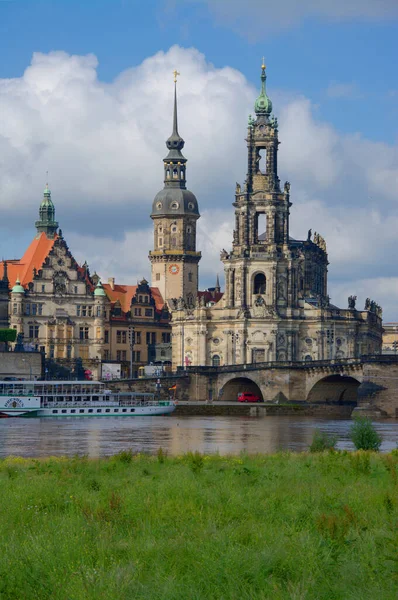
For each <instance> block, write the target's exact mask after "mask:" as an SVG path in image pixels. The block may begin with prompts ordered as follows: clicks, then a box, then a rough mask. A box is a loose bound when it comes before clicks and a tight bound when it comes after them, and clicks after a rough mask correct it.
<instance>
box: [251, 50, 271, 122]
mask: <svg viewBox="0 0 398 600" xmlns="http://www.w3.org/2000/svg"><path fill="white" fill-rule="evenodd" d="M265 69H266V66H265V63H264V58H263V62H262V65H261V92H260V95H259V97H258V98H257V100H256V102H255V103H254V110H255V112H256V115H257V116H260V115H264V116H266V117H269V116H270V114H271V113H272V102H271V100H270V99H269V98H268V96H267V92H266V91H265V82H266V79H267V75H266V74H265Z"/></svg>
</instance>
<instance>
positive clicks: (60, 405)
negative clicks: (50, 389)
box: [41, 400, 172, 408]
mask: <svg viewBox="0 0 398 600" xmlns="http://www.w3.org/2000/svg"><path fill="white" fill-rule="evenodd" d="M171 402H172V401H171V400H121V401H118V400H114V401H112V400H93V401H91V402H90V401H83V402H68V401H66V402H65V401H60V402H53V401H51V402H48V401H46V400H43V401H42V404H41V405H42V407H43V408H90V407H91V408H95V407H97V408H101V407H102V406H108V407H112V406H113V407H116V408H117V407H118V406H120V407H127V406H169V405H170V403H171Z"/></svg>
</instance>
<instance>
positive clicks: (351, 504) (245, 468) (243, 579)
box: [0, 452, 398, 600]
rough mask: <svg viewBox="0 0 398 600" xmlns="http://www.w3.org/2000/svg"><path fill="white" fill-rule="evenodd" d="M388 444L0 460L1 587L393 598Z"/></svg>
mask: <svg viewBox="0 0 398 600" xmlns="http://www.w3.org/2000/svg"><path fill="white" fill-rule="evenodd" d="M397 492H398V453H397V452H393V453H392V454H387V455H378V454H376V453H368V452H356V453H348V452H327V453H321V454H311V455H310V454H293V453H280V454H275V455H269V456H254V457H248V456H241V457H239V458H233V457H231V458H225V457H220V456H202V455H199V454H187V455H185V456H182V457H179V458H169V457H167V456H166V455H165V454H164V453H163V452H159V453H158V456H157V457H156V456H155V457H150V456H145V455H133V454H131V453H130V452H123V453H121V454H119V455H117V456H114V457H112V458H110V459H103V460H98V461H95V460H88V459H84V458H78V457H77V458H73V459H56V458H49V459H46V460H33V459H32V460H25V459H21V458H8V459H5V460H2V461H0V498H1V502H0V519H1V535H0V599H1V600H5V599H7V600H8V599H12V600H30V599H32V600H33V599H35V600H45V599H49V600H50V599H51V600H80V599H82V600H83V599H86V600H99V599H104V600H105V599H106V600H113V599H115V600H124V599H130V598H131V599H134V600H139V599H142V598H150V599H152V598H153V599H155V600H171V599H183V600H199V599H206V600H209V599H219V600H221V599H223V600H235V599H236V600H254V599H272V600H285V599H294V600H301V599H302V600H304V599H305V600H337V599H339V600H340V599H341V600H351V599H352V600H354V599H355V600H366V599H369V600H373V599H377V600H384V599H386V600H387V599H391V600H396V597H397V589H398V577H397V566H398V565H397V547H398V534H397V530H398V528H397V525H398V493H397Z"/></svg>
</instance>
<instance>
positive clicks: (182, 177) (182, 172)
mask: <svg viewBox="0 0 398 600" xmlns="http://www.w3.org/2000/svg"><path fill="white" fill-rule="evenodd" d="M180 178H181V179H184V169H181V172H180Z"/></svg>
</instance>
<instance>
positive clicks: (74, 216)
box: [0, 46, 398, 319]
mask: <svg viewBox="0 0 398 600" xmlns="http://www.w3.org/2000/svg"><path fill="white" fill-rule="evenodd" d="M175 65H178V66H179V69H180V72H181V78H180V82H179V84H178V85H179V129H180V133H181V135H182V136H183V137H184V139H185V140H186V146H185V148H184V153H185V155H186V156H187V158H188V159H189V162H188V171H187V175H188V184H189V188H190V189H191V190H192V191H194V193H195V194H196V195H197V197H198V201H199V206H200V211H201V214H202V217H201V219H200V220H199V222H198V249H200V250H201V251H202V254H203V258H202V260H201V263H200V272H201V282H202V286H208V285H212V284H214V281H215V276H216V273H217V272H219V273H220V274H221V273H222V265H221V263H220V262H219V253H220V250H221V249H222V248H226V249H227V250H228V248H230V247H231V243H232V228H233V219H234V215H233V207H232V202H233V200H234V188H235V181H240V182H243V179H244V177H245V170H246V164H247V157H246V144H245V142H244V137H245V135H246V123H247V115H248V113H249V112H251V111H252V106H253V101H254V98H255V97H256V94H257V91H256V90H255V89H254V88H253V87H252V86H251V85H250V84H249V83H248V82H247V80H246V79H245V77H244V76H243V75H242V73H240V72H239V71H237V70H235V69H233V68H231V67H225V68H223V69H216V68H215V67H214V66H213V65H211V64H210V63H208V62H206V59H205V57H204V56H203V55H202V54H200V53H199V52H198V51H197V50H195V49H192V48H191V49H182V48H179V47H177V46H174V47H173V48H171V49H170V50H169V51H168V52H166V53H164V52H158V53H157V54H155V55H154V56H151V57H149V58H147V59H146V60H145V61H144V62H143V63H142V64H140V65H138V66H136V67H132V68H131V69H129V70H127V71H125V72H123V73H121V74H120V75H119V77H117V78H116V79H115V81H113V82H112V83H109V84H105V83H103V82H101V81H100V80H98V77H97V72H96V68H97V59H96V58H95V57H94V56H92V55H89V56H69V55H67V54H66V53H64V52H53V53H50V54H48V55H43V54H35V55H34V57H33V60H32V64H31V65H30V66H29V67H28V68H27V70H26V71H25V73H24V74H23V76H22V77H20V78H15V79H11V80H4V79H3V80H0V114H1V115H2V118H1V119H0V210H1V214H2V218H3V220H4V221H6V222H7V223H8V224H9V228H10V230H12V231H15V230H16V228H27V227H28V226H29V227H31V231H32V234H33V231H34V229H33V227H34V221H35V220H36V218H37V211H38V206H39V203H40V200H41V195H42V189H43V187H44V183H45V172H46V170H47V169H48V170H49V173H50V184H51V188H52V192H53V200H54V202H55V205H56V210H57V219H58V220H59V222H60V226H61V227H62V228H63V232H64V235H65V237H66V239H67V241H68V243H69V246H70V248H71V250H72V252H73V253H74V254H75V256H76V258H77V259H79V260H81V261H83V260H85V259H87V261H88V262H89V264H90V267H91V270H92V271H94V270H96V271H97V272H99V273H100V275H101V276H102V277H103V278H104V279H106V278H107V277H109V276H115V277H116V278H117V280H119V281H121V282H122V283H135V281H136V280H137V279H139V278H141V277H142V276H145V277H147V278H149V273H150V265H149V261H148V258H147V256H148V251H149V250H150V248H151V246H152V223H151V220H150V218H149V214H150V211H151V205H152V200H153V198H154V196H155V194H156V192H157V191H158V190H159V189H161V188H162V186H163V181H162V180H163V163H162V158H163V157H164V156H165V155H166V152H167V150H166V147H165V145H164V141H165V139H166V138H167V137H168V135H169V134H170V133H171V116H172V115H171V113H172V94H173V85H172V76H171V72H172V70H173V69H174V67H175ZM271 84H272V82H271ZM270 95H271V97H272V98H273V100H274V106H275V109H276V113H277V115H278V117H279V122H280V140H281V146H280V156H279V173H280V177H281V180H282V182H283V181H284V179H289V181H290V182H291V184H292V195H291V199H292V201H293V207H292V218H291V234H292V235H293V237H296V238H298V239H303V238H304V237H306V236H307V231H308V229H309V228H310V227H311V228H312V230H313V231H314V230H316V231H319V232H320V233H321V234H322V235H323V236H324V237H325V238H326V241H327V244H328V251H329V258H330V262H331V264H330V267H329V272H330V285H329V289H330V293H331V296H332V299H333V300H334V301H335V302H337V301H338V300H339V298H340V297H341V298H342V299H343V301H344V303H345V300H344V294H346V293H349V294H355V293H357V290H356V289H355V285H356V282H357V284H358V286H359V288H361V289H362V288H363V290H364V295H365V296H368V295H372V296H374V297H375V300H376V301H378V302H379V303H382V301H381V300H382V298H385V299H386V301H387V298H388V303H389V304H388V305H389V307H390V308H389V310H390V311H393V300H392V298H395V300H396V301H397V304H398V292H397V291H396V286H395V285H393V284H392V285H391V286H390V284H389V282H394V281H395V277H396V276H397V271H396V265H395V254H396V252H395V245H396V231H397V226H398V205H397V192H396V190H397V189H398V185H397V184H398V149H397V147H394V146H390V145H388V144H385V143H383V142H382V141H380V142H372V141H369V140H367V139H365V138H363V136H361V135H360V134H359V133H353V134H350V135H344V134H341V133H340V132H338V131H336V130H335V129H334V128H333V127H332V126H331V125H330V124H328V123H326V122H324V121H321V120H320V119H319V118H318V116H317V107H316V106H314V105H313V104H312V103H311V101H310V100H309V99H308V98H304V97H292V96H286V95H284V96H283V95H282V94H280V93H279V92H278V91H277V90H272V88H270ZM278 97H279V98H280V100H279V101H275V99H276V98H278ZM21 207H22V209H21ZM13 246H14V247H15V243H14V244H13ZM23 251H24V248H21V249H20V254H22V253H23ZM0 254H1V255H4V256H7V255H8V254H7V240H6V239H1V240H0ZM372 281H374V282H375V283H374V285H373V283H372ZM367 285H369V290H368V291H365V287H366V286H367ZM334 290H336V292H335V291H334ZM383 290H387V292H384V291H383ZM359 293H362V292H359V290H358V294H359ZM377 293H378V294H379V297H376V294H377ZM386 294H387V295H386ZM397 312H398V310H397ZM396 316H398V315H396ZM388 318H389V319H392V318H395V317H394V315H393V314H392V312H391V314H388Z"/></svg>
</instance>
